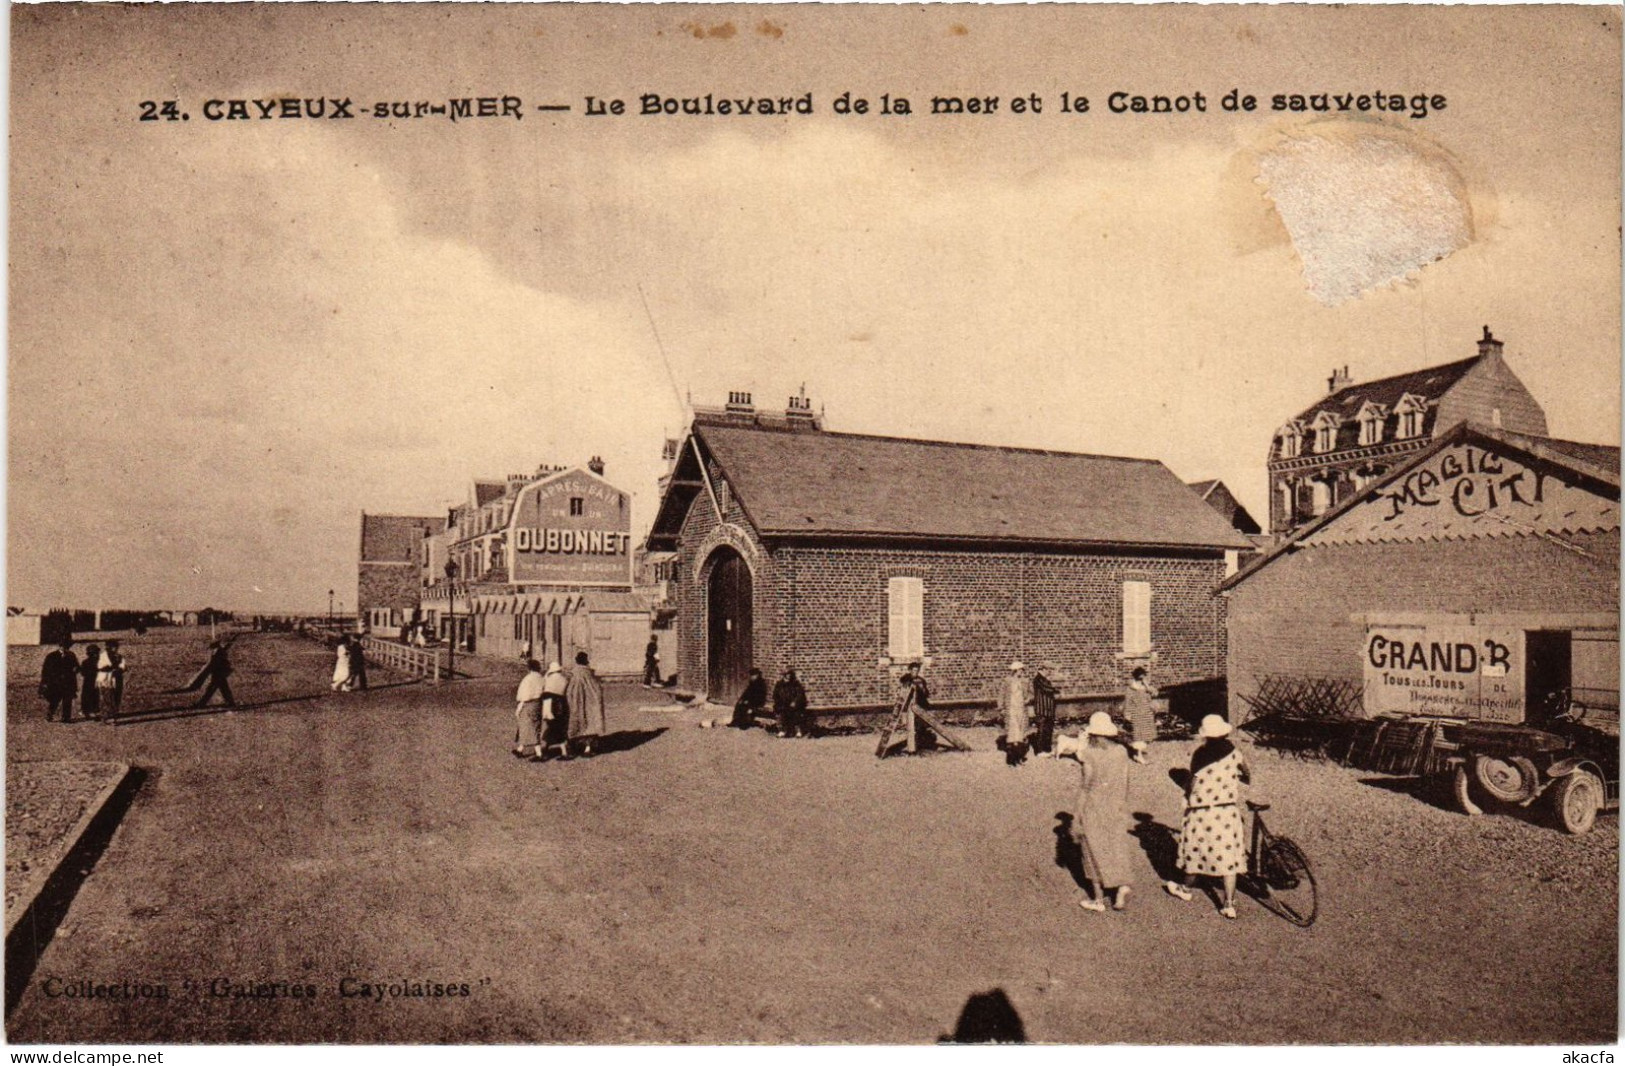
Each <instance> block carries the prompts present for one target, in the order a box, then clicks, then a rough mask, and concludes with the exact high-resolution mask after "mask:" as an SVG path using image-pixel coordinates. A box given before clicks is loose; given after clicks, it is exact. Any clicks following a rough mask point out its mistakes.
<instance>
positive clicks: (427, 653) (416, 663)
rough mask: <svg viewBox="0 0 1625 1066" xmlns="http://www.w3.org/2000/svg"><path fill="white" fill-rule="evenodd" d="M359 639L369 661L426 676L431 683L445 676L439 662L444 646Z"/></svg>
mask: <svg viewBox="0 0 1625 1066" xmlns="http://www.w3.org/2000/svg"><path fill="white" fill-rule="evenodd" d="M360 639H361V652H362V654H363V655H365V656H366V657H367V660H368V661H369V662H374V663H377V664H378V665H379V666H387V667H389V668H390V669H392V670H399V671H400V672H401V673H403V674H414V675H416V676H418V677H422V678H427V679H428V681H429V683H430V684H431V685H438V684H440V679H441V677H443V676H445V669H446V668H445V667H444V666H443V665H442V664H441V661H442V657H443V656H444V655H445V649H444V648H412V647H408V646H407V645H405V644H397V643H395V642H394V641H392V640H379V639H378V638H377V637H362V638H360Z"/></svg>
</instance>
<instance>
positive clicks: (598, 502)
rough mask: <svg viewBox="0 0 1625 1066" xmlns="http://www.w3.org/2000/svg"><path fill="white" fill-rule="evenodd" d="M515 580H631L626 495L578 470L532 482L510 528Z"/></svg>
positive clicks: (626, 582)
mask: <svg viewBox="0 0 1625 1066" xmlns="http://www.w3.org/2000/svg"><path fill="white" fill-rule="evenodd" d="M508 555H509V568H508V573H509V578H508V580H509V581H510V582H511V583H512V584H516V585H518V584H533V583H546V584H556V585H624V586H627V587H630V586H631V584H632V508H631V505H630V501H629V500H628V499H627V497H626V494H625V493H624V492H621V491H620V490H619V489H616V488H612V487H611V486H609V485H607V484H605V483H604V482H603V481H601V480H599V479H598V478H596V477H594V476H593V475H591V474H588V473H586V472H584V471H580V470H571V471H569V472H568V473H564V474H559V475H558V476H556V477H552V478H549V479H548V480H546V481H538V482H536V483H535V484H533V485H528V486H526V487H525V488H524V489H522V490H521V491H520V493H519V499H518V500H516V501H515V502H514V509H513V522H512V524H511V525H510V526H509V527H508Z"/></svg>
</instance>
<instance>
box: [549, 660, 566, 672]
mask: <svg viewBox="0 0 1625 1066" xmlns="http://www.w3.org/2000/svg"><path fill="white" fill-rule="evenodd" d="M547 672H548V673H550V674H562V673H564V667H562V666H560V665H559V664H558V663H556V662H552V663H548V664H547Z"/></svg>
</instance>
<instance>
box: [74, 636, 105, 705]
mask: <svg viewBox="0 0 1625 1066" xmlns="http://www.w3.org/2000/svg"><path fill="white" fill-rule="evenodd" d="M101 663H102V649H101V645H99V644H86V645H85V657H84V659H82V660H80V663H79V677H80V685H79V715H80V717H83V718H95V717H97V716H98V715H100V714H101V706H102V704H101V691H100V690H99V689H98V688H97V687H96V674H97V669H98V667H100V666H101Z"/></svg>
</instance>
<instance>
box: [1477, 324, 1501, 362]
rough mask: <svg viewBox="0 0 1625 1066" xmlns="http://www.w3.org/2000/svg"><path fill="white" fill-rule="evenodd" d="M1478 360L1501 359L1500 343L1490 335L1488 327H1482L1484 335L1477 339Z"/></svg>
mask: <svg viewBox="0 0 1625 1066" xmlns="http://www.w3.org/2000/svg"><path fill="white" fill-rule="evenodd" d="M1478 355H1479V358H1481V359H1483V358H1493V359H1499V358H1500V357H1501V342H1500V341H1498V340H1496V339H1495V337H1494V336H1493V335H1492V334H1491V333H1490V327H1488V326H1485V327H1484V335H1483V336H1482V337H1480V338H1479V339H1478Z"/></svg>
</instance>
